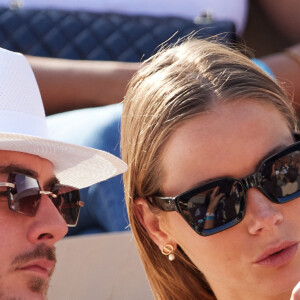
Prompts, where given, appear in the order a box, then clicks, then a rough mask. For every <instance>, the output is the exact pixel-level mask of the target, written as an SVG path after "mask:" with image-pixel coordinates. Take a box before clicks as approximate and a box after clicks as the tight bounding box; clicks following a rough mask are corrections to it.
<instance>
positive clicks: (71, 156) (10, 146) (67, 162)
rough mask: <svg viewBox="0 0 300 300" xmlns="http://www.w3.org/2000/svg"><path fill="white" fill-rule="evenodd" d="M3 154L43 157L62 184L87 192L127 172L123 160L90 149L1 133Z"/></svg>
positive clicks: (34, 137) (0, 141) (21, 135)
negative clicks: (11, 152) (88, 189)
mask: <svg viewBox="0 0 300 300" xmlns="http://www.w3.org/2000/svg"><path fill="white" fill-rule="evenodd" d="M0 150H9V151H18V152H24V153H29V154H33V155H37V156H40V157H42V158H45V159H47V160H49V161H51V162H52V163H53V165H54V173H55V176H56V177H57V178H58V180H59V181H60V182H61V183H62V184H66V185H70V186H74V187H77V188H84V187H87V186H90V185H93V184H95V183H97V182H100V181H103V180H106V179H108V178H110V177H113V176H116V175H119V174H121V173H123V172H125V171H126V170H127V165H126V163H124V162H123V161H122V160H121V159H119V158H117V157H115V156H114V155H111V154H110V153H107V152H104V151H101V150H96V149H93V148H89V147H83V146H78V145H72V144H68V143H63V142H58V141H54V140H50V139H45V138H40V137H36V136H30V135H24V134H14V133H0Z"/></svg>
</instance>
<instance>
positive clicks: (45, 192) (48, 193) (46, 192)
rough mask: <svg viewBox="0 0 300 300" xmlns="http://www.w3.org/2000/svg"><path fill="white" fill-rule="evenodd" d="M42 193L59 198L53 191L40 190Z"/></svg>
mask: <svg viewBox="0 0 300 300" xmlns="http://www.w3.org/2000/svg"><path fill="white" fill-rule="evenodd" d="M40 194H41V195H48V196H50V197H53V198H57V195H55V194H53V193H52V192H48V191H40Z"/></svg>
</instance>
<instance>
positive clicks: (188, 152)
mask: <svg viewBox="0 0 300 300" xmlns="http://www.w3.org/2000/svg"><path fill="white" fill-rule="evenodd" d="M291 143H293V139H292V135H291V133H290V130H289V128H288V126H287V124H286V121H285V120H284V119H283V117H282V116H281V115H280V113H279V112H278V111H277V110H276V109H275V108H274V107H272V106H271V105H268V104H261V103H258V102H254V101H246V100H243V101H235V102H232V103H227V104H223V105H219V106H216V107H215V108H214V109H213V110H212V111H211V112H210V113H206V114H203V115H199V116H197V117H194V118H192V119H190V120H188V121H186V122H185V123H184V124H183V125H182V126H180V127H179V128H178V129H176V130H175V131H174V133H173V134H172V136H171V137H170V139H169V140H168V141H167V143H166V145H165V148H164V152H163V154H162V161H163V169H164V173H165V174H166V176H165V178H164V181H163V184H162V189H163V194H164V195H165V196H175V195H178V194H180V193H182V192H184V191H186V190H188V189H190V188H191V187H193V186H195V185H197V184H199V183H201V182H203V181H206V180H209V179H214V178H222V177H232V178H242V177H244V176H246V175H249V174H251V173H252V172H254V171H255V168H256V166H257V164H258V163H259V162H260V161H261V160H262V159H263V158H265V156H266V154H267V153H268V152H270V151H271V150H272V149H274V148H278V147H279V148H283V147H285V146H287V145H290V144H291ZM299 210H300V201H299V200H294V201H291V202H289V203H286V204H284V205H277V204H274V203H272V202H271V201H269V200H268V199H267V198H266V197H265V196H263V194H261V193H260V192H259V191H258V190H257V189H250V190H249V192H248V193H247V209H246V215H245V218H244V220H243V221H242V222H241V223H239V224H238V225H236V226H234V227H232V228H230V229H227V230H225V231H223V232H220V233H218V234H215V235H212V236H209V237H201V236H199V235H198V234H197V233H195V232H194V231H193V229H192V228H191V227H190V226H189V225H188V224H187V223H186V222H185V221H184V219H183V218H182V217H181V216H180V215H179V214H178V213H177V212H171V213H164V217H163V218H162V221H161V226H162V228H163V229H164V230H166V231H167V232H168V233H169V234H170V235H171V236H172V237H173V239H174V240H175V241H176V242H177V243H178V245H180V247H181V248H182V249H183V250H184V252H185V253H186V254H187V255H188V256H189V257H190V259H191V260H192V261H193V262H194V264H195V265H196V266H197V267H198V268H199V269H200V270H201V271H202V272H203V273H204V275H205V276H206V278H207V280H208V281H209V283H210V285H211V286H212V288H213V290H214V292H215V293H216V295H217V296H218V295H222V297H221V298H224V297H225V295H227V296H228V298H231V299H238V298H239V297H241V295H240V293H242V295H243V297H245V296H247V297H248V298H247V297H246V298H247V299H252V298H253V299H262V298H260V297H261V296H262V295H264V296H266V295H274V294H277V295H278V294H282V293H285V292H288V293H290V291H291V290H292V288H293V287H294V286H295V284H296V283H297V282H298V280H299V279H300V254H299V252H300V250H298V251H297V253H296V256H295V258H294V259H293V260H292V261H291V262H289V263H288V264H286V265H284V266H282V267H281V268H280V269H276V268H266V267H262V266H258V265H257V264H255V263H254V261H255V259H256V258H257V257H258V256H259V255H261V254H262V253H263V252H264V251H265V249H267V248H268V247H270V245H275V244H279V243H283V242H286V241H295V242H299V241H300V219H299V217H298V215H299V214H298V213H297V212H298V211H299ZM241 279H242V280H241ZM275 283H276V284H275ZM273 299H274V298H273Z"/></svg>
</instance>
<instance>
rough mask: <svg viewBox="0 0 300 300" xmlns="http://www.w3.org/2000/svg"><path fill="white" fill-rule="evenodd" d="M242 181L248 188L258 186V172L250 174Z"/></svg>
mask: <svg viewBox="0 0 300 300" xmlns="http://www.w3.org/2000/svg"><path fill="white" fill-rule="evenodd" d="M242 182H243V184H244V186H245V187H246V189H247V190H249V189H251V188H253V187H258V186H259V185H260V184H259V178H258V176H257V174H252V175H249V176H248V177H246V178H244V179H242Z"/></svg>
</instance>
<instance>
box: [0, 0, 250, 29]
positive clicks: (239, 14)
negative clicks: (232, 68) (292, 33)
mask: <svg viewBox="0 0 300 300" xmlns="http://www.w3.org/2000/svg"><path fill="white" fill-rule="evenodd" d="M14 3H18V5H19V6H21V7H24V8H33V9H44V8H55V9H63V10H82V11H93V12H116V13H123V14H141V15H150V16H178V17H184V18H188V19H194V18H195V17H198V16H200V15H202V14H203V13H205V12H206V11H209V12H210V13H211V14H212V16H213V18H214V19H215V20H231V21H232V22H234V23H235V26H236V31H237V33H239V34H241V33H242V32H243V30H244V28H245V24H246V21H247V17H248V0H0V5H2V6H10V5H11V4H14Z"/></svg>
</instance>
